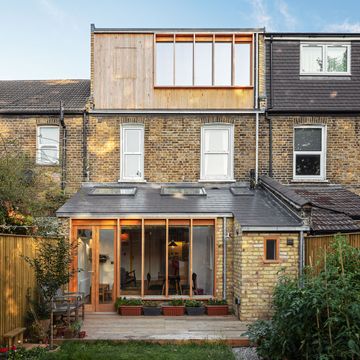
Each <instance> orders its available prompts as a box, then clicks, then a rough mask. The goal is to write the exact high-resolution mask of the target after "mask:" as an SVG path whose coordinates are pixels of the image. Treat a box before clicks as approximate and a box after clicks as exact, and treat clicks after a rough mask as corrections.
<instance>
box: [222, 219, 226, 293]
mask: <svg viewBox="0 0 360 360" xmlns="http://www.w3.org/2000/svg"><path fill="white" fill-rule="evenodd" d="M226 229H227V223H226V217H225V216H224V217H223V299H224V300H226V281H227V280H226V258H227V251H226V247H227V234H226Z"/></svg>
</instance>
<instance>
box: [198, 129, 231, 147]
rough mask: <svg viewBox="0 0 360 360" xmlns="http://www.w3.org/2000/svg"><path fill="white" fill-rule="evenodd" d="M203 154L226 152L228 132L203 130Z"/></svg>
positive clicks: (224, 130)
mask: <svg viewBox="0 0 360 360" xmlns="http://www.w3.org/2000/svg"><path fill="white" fill-rule="evenodd" d="M204 137H205V139H204V140H205V152H228V151H229V130H226V129H205V131H204Z"/></svg>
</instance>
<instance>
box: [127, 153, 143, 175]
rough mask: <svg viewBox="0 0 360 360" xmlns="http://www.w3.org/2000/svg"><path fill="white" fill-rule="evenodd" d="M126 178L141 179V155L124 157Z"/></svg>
mask: <svg viewBox="0 0 360 360" xmlns="http://www.w3.org/2000/svg"><path fill="white" fill-rule="evenodd" d="M124 166H125V169H124V177H126V178H138V177H141V155H124Z"/></svg>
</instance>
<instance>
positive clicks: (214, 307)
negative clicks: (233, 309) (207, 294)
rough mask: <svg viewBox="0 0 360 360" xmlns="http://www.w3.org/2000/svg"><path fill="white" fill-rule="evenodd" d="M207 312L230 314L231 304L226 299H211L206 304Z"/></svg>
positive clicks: (212, 314)
mask: <svg viewBox="0 0 360 360" xmlns="http://www.w3.org/2000/svg"><path fill="white" fill-rule="evenodd" d="M206 313H207V314H208V315H210V316H214V315H218V316H219V315H220V316H223V315H228V314H229V306H228V304H227V301H226V300H216V299H210V300H209V302H208V303H207V304H206Z"/></svg>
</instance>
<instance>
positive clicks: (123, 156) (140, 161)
mask: <svg viewBox="0 0 360 360" xmlns="http://www.w3.org/2000/svg"><path fill="white" fill-rule="evenodd" d="M130 132H133V133H134V132H138V134H137V136H138V141H139V143H138V146H137V149H135V150H129V149H128V147H127V146H128V139H127V136H128V134H129V133H130ZM144 134H145V126H144V124H133V123H128V124H121V125H120V179H119V182H143V181H144V151H145V145H144V143H145V141H144ZM130 158H137V165H138V166H137V168H138V170H137V172H136V173H135V174H130V170H129V169H128V168H127V166H126V164H128V162H127V160H128V159H130ZM133 161H134V160H133Z"/></svg>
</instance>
